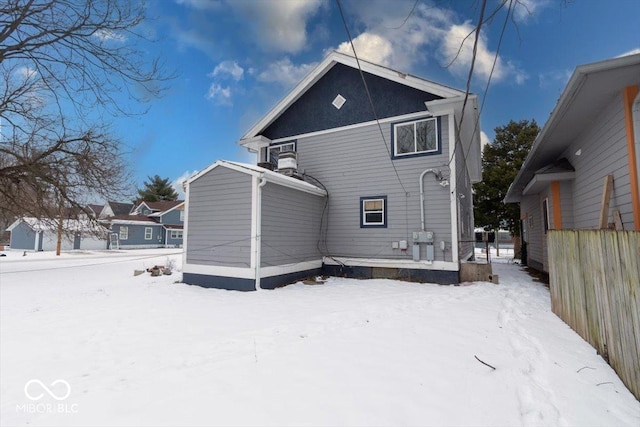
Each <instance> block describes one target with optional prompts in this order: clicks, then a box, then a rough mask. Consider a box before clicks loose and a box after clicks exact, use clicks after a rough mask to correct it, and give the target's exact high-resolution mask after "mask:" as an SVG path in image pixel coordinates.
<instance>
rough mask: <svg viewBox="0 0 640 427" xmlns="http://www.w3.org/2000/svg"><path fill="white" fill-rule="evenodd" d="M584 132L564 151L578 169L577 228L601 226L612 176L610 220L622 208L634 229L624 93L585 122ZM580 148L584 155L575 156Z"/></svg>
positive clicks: (628, 227)
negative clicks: (605, 193)
mask: <svg viewBox="0 0 640 427" xmlns="http://www.w3.org/2000/svg"><path fill="white" fill-rule="evenodd" d="M584 126H585V128H584V132H582V134H581V135H580V137H578V138H576V140H575V141H574V142H573V143H572V144H571V145H570V146H569V149H568V150H566V151H565V153H564V154H563V156H564V157H567V158H568V159H569V161H570V162H571V164H572V165H573V167H574V168H575V170H576V177H575V181H574V184H573V213H574V224H573V227H574V228H576V229H595V228H598V225H599V218H600V205H601V201H602V188H603V182H604V177H605V176H607V175H613V192H612V194H611V200H610V203H609V222H612V212H613V210H614V209H618V210H619V211H620V214H621V217H622V223H623V225H624V228H625V229H626V230H631V229H633V210H632V205H631V189H630V181H629V161H628V152H627V139H626V129H625V123H624V109H623V100H622V95H621V94H620V95H618V96H616V97H615V98H614V99H612V100H610V101H609V102H608V103H607V104H606V106H605V107H604V108H603V110H602V114H601V115H600V117H598V119H597V120H594V121H593V122H591V123H584ZM578 149H580V150H581V151H582V154H581V155H580V156H576V154H575V153H576V151H577V150H578Z"/></svg>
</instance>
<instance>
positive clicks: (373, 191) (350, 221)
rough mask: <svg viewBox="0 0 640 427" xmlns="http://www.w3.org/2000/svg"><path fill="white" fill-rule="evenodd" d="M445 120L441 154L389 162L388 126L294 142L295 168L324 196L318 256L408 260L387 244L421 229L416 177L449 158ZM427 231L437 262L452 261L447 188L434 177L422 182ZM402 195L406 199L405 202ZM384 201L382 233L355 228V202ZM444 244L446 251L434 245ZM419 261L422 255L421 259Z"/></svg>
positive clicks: (444, 121) (357, 211) (357, 204)
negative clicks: (322, 249) (322, 246)
mask: <svg viewBox="0 0 640 427" xmlns="http://www.w3.org/2000/svg"><path fill="white" fill-rule="evenodd" d="M448 129H449V127H448V119H447V117H442V120H441V136H442V139H441V141H440V143H441V144H442V153H443V154H440V155H431V156H418V157H408V158H400V159H396V160H393V164H394V165H395V167H396V169H397V173H398V175H399V177H400V180H401V181H402V184H403V185H404V188H403V187H402V186H401V185H400V184H399V182H398V177H396V173H395V172H394V169H393V167H392V160H391V159H390V154H389V151H390V150H391V132H392V125H391V124H390V123H385V124H382V130H383V133H384V140H383V138H382V136H381V134H380V130H379V128H378V126H377V125H375V124H374V125H368V126H362V127H357V128H353V129H347V130H343V131H339V132H331V133H326V134H322V135H316V136H310V137H305V138H297V141H298V142H297V144H298V146H297V151H298V168H299V170H300V171H304V172H306V173H307V174H309V175H311V176H313V177H314V178H316V179H318V180H319V181H321V182H322V184H324V185H325V187H326V188H327V191H328V193H329V208H328V221H329V224H328V234H327V239H326V240H327V242H326V243H327V245H326V246H327V253H324V254H323V255H332V256H348V257H364V258H390V259H411V258H412V255H411V247H409V250H407V251H400V250H399V249H392V246H391V244H392V242H393V241H399V240H407V241H408V243H409V245H411V244H412V240H411V236H412V232H413V231H417V230H420V191H419V182H418V180H419V177H420V174H421V173H422V171H424V170H425V169H428V168H434V169H442V170H443V173H444V175H445V177H447V178H449V169H448V168H447V167H446V166H443V165H446V163H447V158H448V153H449V146H448V141H449V134H448ZM424 183H425V184H424V188H425V218H426V220H425V223H426V229H427V230H429V231H433V232H434V237H435V242H436V248H438V249H436V251H435V252H436V254H435V255H436V260H438V261H442V260H445V261H451V260H452V256H451V209H450V199H449V196H450V191H451V188H450V187H446V188H443V187H442V186H440V185H439V184H438V183H437V181H436V179H435V178H434V175H433V174H427V175H426V176H425V178H424ZM405 190H406V191H407V193H408V194H407V195H406V197H405ZM366 196H387V219H388V225H387V228H360V198H361V197H366ZM440 241H445V242H446V247H447V249H446V251H445V252H444V254H443V252H442V251H441V250H440V249H439V242H440ZM423 257H424V254H423Z"/></svg>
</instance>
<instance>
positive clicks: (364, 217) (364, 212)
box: [361, 197, 387, 227]
mask: <svg viewBox="0 0 640 427" xmlns="http://www.w3.org/2000/svg"><path fill="white" fill-rule="evenodd" d="M378 201H379V202H382V209H380V210H379V211H378V210H375V211H367V210H366V209H365V204H366V202H378ZM361 203H362V225H363V226H379V227H381V226H386V225H387V224H386V221H385V217H386V215H385V214H386V212H385V211H386V209H387V206H386V205H387V201H386V200H385V199H384V198H383V197H372V198H363V199H362V202H361ZM378 212H379V213H381V214H382V220H381V221H380V222H369V221H367V213H378Z"/></svg>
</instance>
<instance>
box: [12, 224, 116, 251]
mask: <svg viewBox="0 0 640 427" xmlns="http://www.w3.org/2000/svg"><path fill="white" fill-rule="evenodd" d="M63 230H64V233H63V235H62V246H61V249H62V250H72V249H85V250H99V249H106V248H107V234H108V231H107V229H106V228H104V227H102V226H100V225H97V224H96V223H95V222H91V221H87V220H78V219H66V220H64V222H63ZM7 231H9V232H11V241H10V246H11V249H20V250H30V251H52V250H55V249H56V245H57V241H58V228H57V225H56V223H55V221H43V220H38V219H36V218H21V219H18V220H16V221H15V222H14V223H13V224H11V225H10V226H9V228H7Z"/></svg>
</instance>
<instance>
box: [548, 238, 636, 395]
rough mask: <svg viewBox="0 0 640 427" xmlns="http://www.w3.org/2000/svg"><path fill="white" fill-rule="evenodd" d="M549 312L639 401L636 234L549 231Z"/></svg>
mask: <svg viewBox="0 0 640 427" xmlns="http://www.w3.org/2000/svg"><path fill="white" fill-rule="evenodd" d="M547 248H548V254H549V280H550V287H551V309H552V310H553V312H554V313H555V314H556V315H558V316H559V317H560V318H561V319H562V320H563V321H565V322H566V323H567V324H568V325H569V326H570V327H571V328H572V329H573V330H574V331H576V332H577V333H578V334H579V335H580V336H581V337H582V338H584V339H585V340H586V341H587V342H589V343H590V344H591V345H592V346H593V347H595V349H596V350H597V351H598V353H599V354H600V355H602V357H604V359H605V360H606V361H607V362H608V363H609V364H610V365H611V367H612V368H613V369H614V370H615V371H616V372H617V373H618V376H619V377H620V379H621V380H622V382H624V383H625V385H626V386H627V387H628V388H629V390H631V392H632V393H633V394H634V395H635V397H636V398H637V399H639V400H640V232H637V231H609V230H578V231H569V230H549V233H548V234H547Z"/></svg>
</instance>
